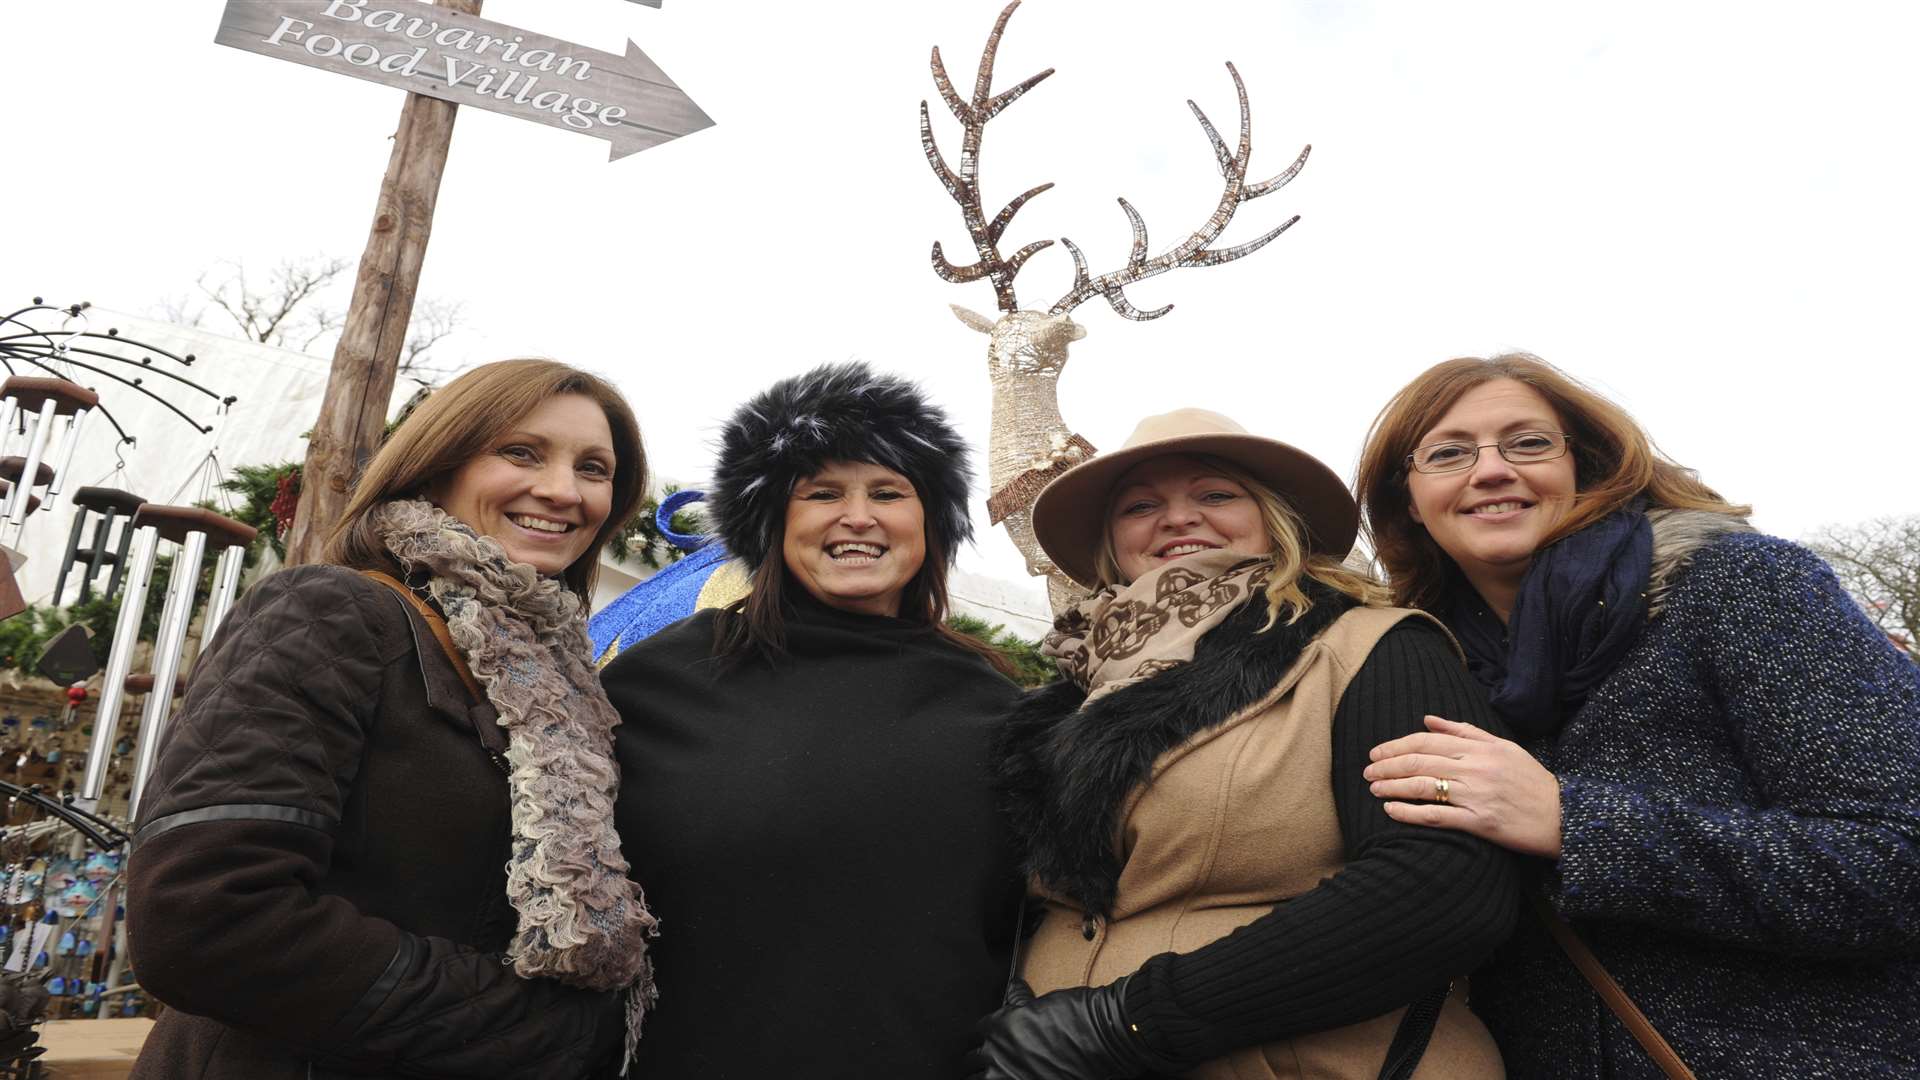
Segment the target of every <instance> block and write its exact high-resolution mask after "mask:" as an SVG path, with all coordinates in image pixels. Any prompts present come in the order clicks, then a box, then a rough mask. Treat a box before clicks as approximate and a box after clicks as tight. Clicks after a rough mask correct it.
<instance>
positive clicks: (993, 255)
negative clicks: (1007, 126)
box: [920, 0, 1053, 311]
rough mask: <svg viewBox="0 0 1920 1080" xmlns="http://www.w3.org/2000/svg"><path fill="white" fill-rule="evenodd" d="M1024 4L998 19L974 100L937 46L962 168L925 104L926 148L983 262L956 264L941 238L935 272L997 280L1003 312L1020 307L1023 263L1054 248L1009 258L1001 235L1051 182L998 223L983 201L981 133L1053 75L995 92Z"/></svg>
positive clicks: (936, 65)
mask: <svg viewBox="0 0 1920 1080" xmlns="http://www.w3.org/2000/svg"><path fill="white" fill-rule="evenodd" d="M1019 6H1020V0H1013V2H1012V3H1010V4H1008V5H1007V6H1006V10H1004V11H1002V12H1001V13H1000V17H999V18H998V19H996V20H995V21H994V24H993V32H992V33H991V34H988V35H987V46H986V48H985V49H983V50H982V51H981V53H980V75H979V77H978V78H977V79H975V80H974V84H973V100H972V101H962V100H960V95H959V94H957V93H955V92H954V89H953V83H952V81H951V80H949V79H948V78H947V69H946V65H944V64H942V63H941V62H940V47H939V46H938V45H936V46H934V48H933V82H934V85H935V86H937V87H939V89H940V96H941V97H942V98H944V99H946V102H947V108H948V109H950V110H952V111H953V117H954V119H956V120H958V121H960V127H961V130H962V131H963V132H964V136H963V138H962V141H961V144H960V171H959V172H957V173H956V172H955V171H954V170H953V169H952V168H950V167H949V166H948V165H947V162H946V159H944V158H942V157H941V156H940V148H939V147H938V146H936V145H935V144H934V141H933V124H932V122H931V121H930V120H929V119H928V116H927V103H926V102H924V101H922V102H921V103H920V145H921V146H923V147H925V148H926V151H927V161H928V163H929V164H931V165H932V166H933V172H934V175H936V176H938V177H939V178H940V182H941V183H942V184H945V185H946V187H947V194H949V195H952V196H953V200H954V201H955V202H957V203H959V204H960V213H961V216H962V217H964V218H965V219H966V222H967V232H968V233H970V234H971V235H972V236H973V246H974V249H975V250H976V251H978V252H979V253H980V261H979V262H975V263H971V264H969V265H966V266H955V265H953V264H952V263H950V262H948V261H947V257H946V255H945V254H944V253H942V252H941V250H940V242H939V241H938V240H936V241H934V244H933V270H934V273H937V274H939V275H940V276H941V277H942V278H945V279H946V280H948V281H951V282H955V283H960V282H966V281H978V280H979V279H980V278H982V277H989V278H991V279H992V280H993V291H994V294H995V295H996V296H997V297H998V298H999V301H1000V310H1001V311H1015V310H1018V308H1019V304H1018V303H1017V302H1016V301H1015V300H1014V298H1013V277H1014V275H1015V274H1018V273H1019V272H1020V267H1021V266H1023V265H1025V264H1026V261H1027V260H1028V259H1030V258H1032V257H1033V255H1034V253H1035V252H1037V251H1041V250H1043V249H1045V248H1048V247H1051V246H1053V241H1051V240H1036V241H1034V242H1033V243H1031V244H1028V245H1027V246H1025V247H1023V248H1021V249H1020V250H1018V251H1016V252H1014V253H1013V255H1012V256H1011V257H1009V258H1005V259H1003V258H1001V257H1000V237H1001V235H1002V234H1003V233H1005V232H1006V231H1007V225H1008V223H1010V222H1011V221H1013V215H1014V214H1015V213H1017V212H1019V210H1020V208H1021V207H1022V206H1025V205H1026V202H1027V200H1028V199H1031V198H1033V197H1034V196H1035V195H1038V194H1040V193H1041V192H1043V191H1045V190H1047V189H1048V188H1050V187H1052V186H1053V184H1052V183H1051V182H1049V183H1045V184H1041V185H1039V186H1038V187H1033V188H1029V189H1027V190H1026V191H1024V192H1022V193H1021V194H1019V195H1017V196H1015V197H1014V200H1013V201H1012V202H1010V203H1008V204H1007V205H1006V207H1005V208H1004V209H1002V210H1001V211H1000V212H999V213H998V214H996V215H994V218H993V220H992V221H988V220H987V217H986V212H985V211H984V210H983V209H982V208H981V205H980V136H981V133H982V131H983V130H984V129H985V127H986V123H987V121H989V120H991V119H993V118H994V116H995V115H996V114H997V113H999V112H1000V110H1001V109H1004V108H1006V107H1007V106H1008V105H1011V104H1013V103H1014V102H1015V101H1016V100H1018V99H1019V97H1020V95H1022V94H1024V93H1026V92H1027V91H1029V90H1031V89H1033V88H1034V87H1035V86H1036V85H1038V84H1039V83H1040V81H1041V80H1042V79H1045V78H1046V77H1047V76H1049V75H1051V74H1053V69H1052V68H1048V69H1047V70H1045V71H1043V72H1041V73H1040V74H1038V75H1035V76H1033V77H1032V78H1030V79H1027V80H1026V81H1024V82H1022V83H1020V84H1019V85H1017V86H1014V87H1013V88H1012V89H1010V90H1006V91H1003V92H1001V93H1000V94H998V95H990V94H989V88H990V87H991V86H992V83H993V60H994V54H995V53H997V52H998V51H999V49H1000V35H1001V33H1002V32H1003V31H1005V30H1006V28H1007V20H1008V19H1009V18H1012V17H1013V9H1014V8H1017V7H1019Z"/></svg>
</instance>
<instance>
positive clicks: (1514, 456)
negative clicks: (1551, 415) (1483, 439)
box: [1407, 431, 1573, 473]
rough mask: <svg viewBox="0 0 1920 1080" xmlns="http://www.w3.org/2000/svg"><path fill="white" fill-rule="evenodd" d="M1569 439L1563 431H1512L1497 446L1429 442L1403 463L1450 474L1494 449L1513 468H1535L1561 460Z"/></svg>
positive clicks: (1432, 471) (1423, 470)
mask: <svg viewBox="0 0 1920 1080" xmlns="http://www.w3.org/2000/svg"><path fill="white" fill-rule="evenodd" d="M1572 441H1573V436H1571V435H1569V434H1567V433H1566V432H1564V431H1516V432H1514V433H1513V434H1511V435H1509V436H1507V437H1506V438H1504V439H1501V440H1500V441H1499V442H1497V443H1482V444H1480V445H1479V446H1475V445H1474V444H1473V443H1464V442H1441V443H1431V444H1429V445H1427V446H1422V447H1419V448H1417V449H1415V450H1414V452H1413V453H1411V454H1408V455H1407V464H1408V465H1410V466H1412V467H1413V470H1414V471H1415V472H1423V473H1450V472H1459V471H1460V470H1462V469H1471V468H1473V467H1474V465H1475V464H1477V463H1478V462H1479V461H1480V451H1482V450H1485V449H1486V448H1487V447H1489V446H1491V447H1495V448H1497V449H1498V450H1499V451H1500V456H1501V457H1503V458H1506V459H1507V461H1508V462H1510V463H1511V464H1514V465H1535V464H1538V463H1539V462H1542V461H1552V460H1553V459H1555V458H1558V457H1565V456H1566V453H1567V444H1568V443H1571V442H1572Z"/></svg>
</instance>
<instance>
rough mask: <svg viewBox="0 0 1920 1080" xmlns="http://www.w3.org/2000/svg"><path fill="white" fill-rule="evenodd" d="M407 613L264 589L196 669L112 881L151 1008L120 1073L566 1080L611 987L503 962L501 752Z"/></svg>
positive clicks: (403, 608) (324, 590) (328, 589)
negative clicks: (125, 870)
mask: <svg viewBox="0 0 1920 1080" xmlns="http://www.w3.org/2000/svg"><path fill="white" fill-rule="evenodd" d="M469 703H470V698H469V697H468V695H467V692H466V690H465V688H464V687H463V686H462V684H461V681H460V677H459V675H458V674H457V672H456V671H455V669H454V668H453V666H452V665H451V664H450V663H449V662H448V661H447V659H446V657H445V655H444V654H443V653H442V652H441V651H440V648H439V646H438V645H437V644H436V643H435V641H434V639H433V637H432V636H431V633H430V631H429V630H428V628H427V626H426V624H425V623H424V622H423V621H422V620H421V619H420V617H419V616H418V614H416V613H415V612H413V611H412V610H411V609H410V608H409V607H408V606H407V604H406V602H405V601H404V599H403V598H402V597H400V596H399V595H398V594H397V593H395V592H393V591H391V590H390V589H388V588H386V587H385V586H382V585H379V584H376V583H374V582H372V581H369V580H368V579H366V578H365V577H364V576H362V575H361V574H359V573H358V572H356V571H353V570H348V569H345V568H342V567H337V566H303V567H296V568H293V569H290V570H285V571H282V572H280V573H278V574H274V575H272V576H271V577H268V578H266V579H265V580H263V581H262V582H261V583H260V584H258V585H256V586H254V587H253V588H252V589H251V590H249V591H248V592H247V594H246V596H245V597H243V598H242V599H241V601H240V603H239V604H238V605H237V606H236V607H235V608H234V611H233V613H232V614H231V615H230V616H229V617H228V620H227V622H226V623H225V625H223V626H222V627H221V629H220V632H219V634H218V635H217V636H216V637H215V640H214V642H213V644H212V647H211V649H209V650H208V651H207V652H206V653H205V654H204V655H203V656H202V657H201V659H200V661H199V663H198V665H197V667H196V669H195V671H194V673H193V678H192V679H191V681H190V684H189V686H188V690H187V698H186V702H185V704H184V705H183V706H182V708H181V711H180V712H179V714H178V715H177V716H176V717H175V718H174V720H173V722H172V724H171V725H170V727H169V729H168V731H167V733H166V736H165V738H166V742H165V744H164V745H163V746H162V748H161V751H160V758H159V763H158V766H157V768H156V771H155V773H154V776H153V778H152V781H151V783H150V784H149V786H148V794H147V796H146V798H145V805H144V806H143V807H142V808H141V813H140V819H139V821H138V823H137V824H138V830H137V833H136V838H135V848H134V854H133V857H132V859H131V861H130V864H129V879H130V886H129V892H128V899H127V925H128V943H129V945H130V946H131V958H132V961H133V966H134V970H135V974H136V975H137V976H138V978H139V980H140V983H141V985H142V986H143V987H145V988H146V989H147V990H149V991H150V992H152V993H153V995H154V996H155V997H158V998H159V999H160V1000H161V1001H163V1002H165V1003H166V1004H167V1005H168V1006H169V1008H168V1010H167V1012H166V1014H165V1015H164V1016H162V1017H161V1019H160V1022H159V1024H158V1025H157V1026H156V1027H155V1028H154V1030H153V1033H152V1034H151V1035H150V1036H149V1038H148V1040H147V1043H146V1047H145V1049H144V1050H143V1051H142V1053H141V1055H140V1060H139V1062H138V1064H137V1065H136V1066H135V1067H134V1073H133V1075H134V1076H135V1077H136V1078H161V1077H166V1078H173V1077H193V1078H196V1080H199V1078H207V1080H224V1078H233V1080H280V1078H286V1080H294V1078H302V1080H304V1078H307V1077H320V1076H333V1075H352V1076H369V1075H371V1076H392V1077H403V1076H404V1077H529V1078H554V1080H565V1078H572V1077H580V1076H584V1075H587V1074H589V1073H591V1072H594V1071H596V1069H597V1068H598V1067H603V1066H604V1065H605V1063H606V1061H607V1060H608V1058H609V1057H610V1056H611V1055H612V1054H614V1053H616V1052H617V1046H618V1042H619V1039H620V1035H621V1033H622V1031H623V1025H622V1024H621V1019H620V1017H621V1010H620V1004H619V1000H618V995H617V994H601V993H591V992H587V991H582V990H576V989H572V988H569V987H566V986H563V985H561V984H559V983H555V982H551V981H548V980H544V979H536V980H527V979H521V978H519V977H517V976H515V975H514V974H513V972H512V971H511V969H509V968H507V967H506V966H504V965H503V963H502V961H501V957H500V952H501V950H502V949H504V947H505V946H506V943H507V940H508V938H509V936H510V935H511V934H512V932H513V929H514V923H515V917H514V912H513V909H512V907H511V906H510V905H509V904H508V903H507V901H506V894H505V889H506V872H505V864H506V861H507V845H508V814H509V804H508V797H507V785H506V778H505V776H504V774H503V773H502V771H501V769H500V767H499V766H497V765H496V764H495V761H494V754H496V753H498V752H500V751H504V750H505V748H506V742H505V737H504V735H503V733H502V732H501V730H500V728H499V727H498V725H497V724H496V723H495V722H494V720H495V714H494V712H493V709H492V707H491V706H490V705H487V704H484V703H481V704H478V705H473V706H472V707H469Z"/></svg>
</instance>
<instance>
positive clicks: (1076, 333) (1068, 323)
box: [1048, 311, 1087, 341]
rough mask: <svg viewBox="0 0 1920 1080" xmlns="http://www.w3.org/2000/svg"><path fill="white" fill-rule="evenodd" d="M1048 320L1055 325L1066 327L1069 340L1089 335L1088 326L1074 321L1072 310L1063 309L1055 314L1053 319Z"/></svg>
mask: <svg viewBox="0 0 1920 1080" xmlns="http://www.w3.org/2000/svg"><path fill="white" fill-rule="evenodd" d="M1048 322H1049V323H1051V324H1052V325H1054V326H1063V327H1066V333H1067V340H1068V341H1079V340H1080V339H1081V338H1083V337H1086V336H1087V328H1086V327H1084V326H1081V325H1080V324H1079V323H1077V322H1074V321H1073V315H1072V313H1070V312H1065V311H1063V312H1061V313H1060V314H1058V315H1055V316H1054V317H1053V318H1052V319H1049V320H1048Z"/></svg>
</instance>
